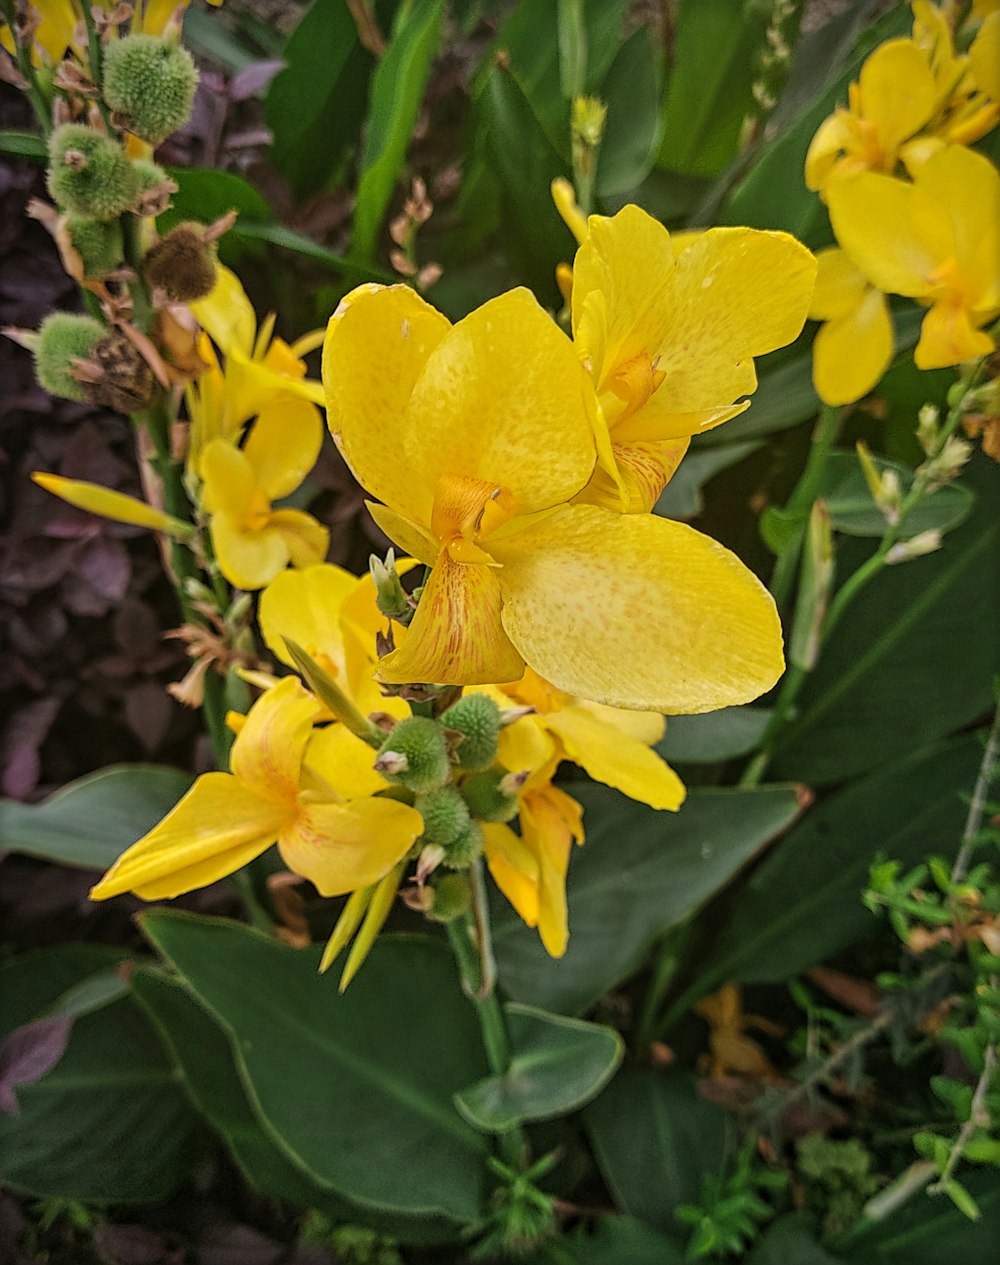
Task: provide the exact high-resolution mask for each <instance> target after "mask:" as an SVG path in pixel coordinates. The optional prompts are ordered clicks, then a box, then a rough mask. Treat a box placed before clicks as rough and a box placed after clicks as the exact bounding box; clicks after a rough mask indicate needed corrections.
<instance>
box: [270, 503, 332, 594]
mask: <svg viewBox="0 0 1000 1265" xmlns="http://www.w3.org/2000/svg"><path fill="white" fill-rule="evenodd" d="M268 528H269V530H271V531H275V532H277V533H278V534H279V535H280V536H281V539H282V540H283V541H284V544H285V548H286V549H287V550H288V558H289V561H290V562H291V564H292V566H293V567H315V566H317V565H318V564H319V563H321V562H322V561H323V559H324V558H325V557H326V551H327V549H329V547H330V532H329V529H328V528H326V527H324V526H323V524H322V523H318V522H317V521H316V519H315V518H313V516H312V515H311V514H307V513H306V512H305V510H272V512H271V516H270V518H269V520H268ZM268 578H270V577H268Z"/></svg>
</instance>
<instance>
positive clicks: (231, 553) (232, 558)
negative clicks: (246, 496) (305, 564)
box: [210, 514, 316, 591]
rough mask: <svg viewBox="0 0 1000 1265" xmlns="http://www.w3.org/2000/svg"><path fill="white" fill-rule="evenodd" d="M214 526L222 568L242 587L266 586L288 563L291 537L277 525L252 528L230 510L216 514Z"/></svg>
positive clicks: (217, 556) (214, 543)
mask: <svg viewBox="0 0 1000 1265" xmlns="http://www.w3.org/2000/svg"><path fill="white" fill-rule="evenodd" d="M210 528H211V534H212V548H213V549H214V550H215V559H216V561H217V562H218V564H219V570H220V571H221V572H222V574H223V575H224V576H225V577H226V579H227V580H228V581H229V583H230V584H234V585H235V586H236V587H237V588H238V589H247V590H248V591H252V590H253V589H260V588H263V587H264V585H265V584H267V583H269V582H270V581H271V580H273V579H274V577H275V576H276V575H277V574H278V572H279V571H283V570H284V568H285V567H286V566H288V559H289V553H288V544H287V541H286V540H285V537H284V536H283V535H282V534H281V532H279V531H276V530H275V529H274V528H273V527H270V526H265V527H261V528H257V529H253V530H251V529H248V528H247V527H246V526H245V525H244V523H243V522H242V520H240V519H238V518H233V517H232V516H231V515H229V514H213V515H212V519H211V523H210ZM313 561H316V559H313Z"/></svg>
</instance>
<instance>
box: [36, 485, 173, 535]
mask: <svg viewBox="0 0 1000 1265" xmlns="http://www.w3.org/2000/svg"><path fill="white" fill-rule="evenodd" d="M31 477H32V479H34V481H35V482H36V483H37V484H38V486H39V487H41V488H44V489H45V491H46V492H51V493H52V495H53V496H58V497H60V498H61V499H62V500H64V501H66V502H67V504H69V505H73V506H75V507H76V508H77V509H81V510H87V511H88V512H89V513H91V514H97V515H99V516H100V517H101V518H111V519H114V521H115V522H116V523H130V524H131V525H132V526H134V527H148V528H149V529H150V530H151V531H162V532H166V533H167V535H168V536H190V535H191V532H192V531H193V528H192V527H191V524H190V523H185V522H182V521H181V519H179V518H174V517H173V516H172V515H171V514H165V513H164V512H163V510H158V509H155V508H154V507H153V506H152V505H147V504H146V502H145V501H139V500H137V499H136V498H135V497H134V496H127V495H126V494H125V493H124V492H115V491H113V490H112V489H111V488H105V487H101V485H100V484H99V483H87V482H85V481H84V480H82V479H64V478H62V476H61V475H58V474H43V473H41V472H36V473H35V474H33V475H32V476H31Z"/></svg>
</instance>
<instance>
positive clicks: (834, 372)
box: [809, 247, 893, 404]
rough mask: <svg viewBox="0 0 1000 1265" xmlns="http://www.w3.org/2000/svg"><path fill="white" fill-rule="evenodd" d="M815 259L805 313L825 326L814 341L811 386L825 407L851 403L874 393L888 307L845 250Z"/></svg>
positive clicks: (888, 351) (887, 352) (884, 352)
mask: <svg viewBox="0 0 1000 1265" xmlns="http://www.w3.org/2000/svg"><path fill="white" fill-rule="evenodd" d="M816 261H817V263H818V264H819V271H818V273H817V276H816V292H815V293H814V295H813V301H812V306H811V307H810V308H809V315H810V317H811V318H812V319H813V320H814V321H823V322H824V324H823V326H822V328H821V329H820V330H819V332H818V333H817V334H816V339H815V341H814V343H813V385H814V386H815V387H816V393H817V395H818V396H819V397H820V399H821V400H823V402H824V403H826V404H851V403H853V402H854V401H855V400H860V399H862V398H863V397H864V396H866V395H867V394H868V393H869V391H871V390H873V389H874V387H875V386H876V385H877V383H878V382H879V380H880V379H881V377H882V374H883V373H885V371H886V369H887V368H888V367H889V362H890V360H891V359H892V348H893V332H892V318H891V316H890V315H889V305H888V304H887V303H886V301H885V296H884V295H883V294H882V291H881V290H879V289H878V288H877V287H876V286H873V285H872V284H871V282H870V281H869V280H868V278H867V277H866V276H865V274H864V273H863V272H862V271H861V269H860V268H858V267H857V266H856V265H855V264H853V263H852V262H851V259H850V257H849V256H848V255H847V254H846V253H845V252H844V251H842V250H838V249H837V248H836V247H831V248H830V249H828V250H821V251H820V252H819V254H818V255H817V256H816Z"/></svg>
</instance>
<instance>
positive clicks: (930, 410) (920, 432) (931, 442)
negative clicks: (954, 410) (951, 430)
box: [917, 404, 941, 457]
mask: <svg viewBox="0 0 1000 1265" xmlns="http://www.w3.org/2000/svg"><path fill="white" fill-rule="evenodd" d="M940 421H941V412H940V410H939V409H938V408H937V407H936V406H935V405H933V404H925V405H924V406H923V408H921V410H920V412H919V413H918V414H917V442H918V443H919V444H920V447H921V448H922V449H923V450H924V452H925V453H926V454H927V456H928V457H929V456H931V454H932V453H933V452H934V449H935V448H936V447H937V443H938V430H939V424H940Z"/></svg>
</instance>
